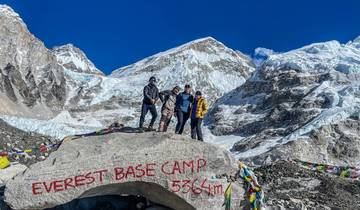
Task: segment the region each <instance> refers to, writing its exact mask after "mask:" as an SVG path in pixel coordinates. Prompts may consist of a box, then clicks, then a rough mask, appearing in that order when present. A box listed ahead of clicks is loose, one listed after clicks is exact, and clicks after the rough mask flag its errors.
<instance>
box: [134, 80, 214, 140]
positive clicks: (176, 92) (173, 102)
mask: <svg viewBox="0 0 360 210" xmlns="http://www.w3.org/2000/svg"><path fill="white" fill-rule="evenodd" d="M180 91H181V88H180V87H179V86H175V87H174V88H173V89H172V90H166V91H162V92H159V89H158V88H157V86H156V78H155V77H150V79H149V84H148V85H146V86H145V87H144V91H143V93H144V99H143V103H142V106H141V116H140V123H139V129H140V130H141V131H144V121H145V116H146V114H147V113H148V112H149V111H150V113H151V115H152V118H151V121H150V124H149V127H148V128H147V129H146V130H147V131H155V130H156V129H154V123H155V121H156V118H157V110H156V105H155V104H156V102H157V101H158V100H159V99H160V101H161V102H162V104H163V105H162V107H161V118H160V123H159V128H158V131H159V132H166V131H167V128H168V126H169V124H170V122H171V118H172V117H173V116H174V115H175V116H176V118H177V124H176V128H175V133H176V134H182V133H183V131H184V127H185V125H186V122H187V121H188V120H189V118H190V127H191V138H192V139H198V140H200V141H203V134H202V130H201V124H202V120H203V118H204V116H205V114H206V112H207V110H208V106H207V102H206V100H205V98H204V97H203V96H202V94H201V92H200V91H196V92H195V96H193V95H192V94H191V86H190V85H188V84H187V85H185V87H184V91H183V92H181V93H180Z"/></svg>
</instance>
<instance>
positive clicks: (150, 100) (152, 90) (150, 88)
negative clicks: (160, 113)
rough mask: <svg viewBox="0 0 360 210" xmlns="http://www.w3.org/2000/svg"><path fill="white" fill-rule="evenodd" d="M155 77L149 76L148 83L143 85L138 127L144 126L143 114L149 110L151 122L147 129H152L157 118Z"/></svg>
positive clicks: (157, 97)
mask: <svg viewBox="0 0 360 210" xmlns="http://www.w3.org/2000/svg"><path fill="white" fill-rule="evenodd" d="M155 83H156V78H155V77H150V79H149V84H148V85H146V86H145V87H144V92H143V93H144V99H143V103H142V106H141V116H140V123H139V129H141V130H142V129H143V128H144V121H145V116H146V114H147V113H148V111H149V110H150V113H151V115H152V118H151V122H150V124H149V127H148V130H149V131H154V130H155V129H154V128H153V126H154V123H155V120H156V118H157V110H156V106H155V104H156V102H157V100H159V89H158V88H157V87H156V85H155Z"/></svg>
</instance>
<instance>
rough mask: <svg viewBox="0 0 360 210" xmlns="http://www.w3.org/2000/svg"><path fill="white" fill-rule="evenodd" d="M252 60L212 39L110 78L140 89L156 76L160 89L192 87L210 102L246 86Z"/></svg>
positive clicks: (159, 56) (119, 70)
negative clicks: (201, 92)
mask: <svg viewBox="0 0 360 210" xmlns="http://www.w3.org/2000/svg"><path fill="white" fill-rule="evenodd" d="M254 67H255V66H254V64H253V63H252V61H251V59H250V58H249V57H247V56H245V55H244V54H242V53H240V52H239V51H234V50H232V49H230V48H228V47H226V46H225V45H224V44H222V43H221V42H219V41H217V40H215V39H214V38H212V37H207V38H203V39H198V40H194V41H192V42H189V43H186V44H184V45H181V46H179V47H176V48H173V49H170V50H167V51H165V52H161V53H158V54H156V55H153V56H151V57H148V58H145V59H143V60H141V61H139V62H137V63H135V64H132V65H129V66H126V67H123V68H120V69H118V70H115V71H114V72H113V73H112V74H111V75H110V76H111V77H116V78H119V79H122V80H127V81H128V82H127V83H128V85H130V86H132V87H137V88H138V89H140V90H139V91H138V93H137V94H139V93H140V92H141V87H142V86H143V85H144V82H146V81H147V80H148V78H149V77H150V76H153V75H154V76H156V77H157V78H158V80H159V82H158V84H159V87H160V88H161V89H171V88H172V87H173V86H175V85H180V86H183V85H184V84H188V83H189V84H190V85H192V87H193V88H194V90H201V91H203V92H204V93H205V95H206V96H207V97H208V98H209V99H210V101H211V102H213V101H214V100H216V99H217V98H218V97H220V96H222V95H223V94H224V93H226V92H228V91H230V90H232V89H234V88H235V87H237V86H239V85H241V84H243V83H244V82H245V80H246V79H247V78H249V76H250V74H251V72H252V71H254V69H255V68H254Z"/></svg>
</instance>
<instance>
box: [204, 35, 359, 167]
mask: <svg viewBox="0 0 360 210" xmlns="http://www.w3.org/2000/svg"><path fill="white" fill-rule="evenodd" d="M356 43H357V40H355V41H353V42H349V43H348V44H345V45H342V44H339V43H338V42H335V41H332V42H325V43H318V44H312V45H309V46H306V47H303V48H301V49H298V50H293V51H290V52H287V53H282V54H275V55H270V57H269V58H268V59H267V60H266V61H265V62H264V63H263V64H262V65H261V66H260V67H259V68H258V70H257V71H256V72H255V73H254V75H253V76H252V77H251V78H250V79H249V80H247V81H246V83H245V84H244V85H242V86H240V87H238V88H236V89H235V90H233V91H231V92H230V93H228V94H226V95H225V96H224V97H222V98H221V99H219V100H218V101H217V102H216V104H215V106H213V108H212V110H211V112H210V115H208V119H207V120H208V125H209V127H210V129H211V130H212V132H213V133H214V134H216V135H229V134H232V135H238V136H239V138H242V140H241V141H239V142H238V143H236V144H235V145H234V147H233V151H234V152H238V154H239V155H238V157H239V158H242V159H247V158H249V157H250V159H251V157H254V161H257V164H261V162H260V161H259V159H258V158H257V156H258V155H263V154H264V153H266V152H268V153H267V154H270V153H271V154H272V151H281V152H274V155H273V156H272V157H270V159H268V161H271V160H272V159H274V158H273V157H274V156H277V158H285V159H286V158H293V157H294V156H299V157H301V158H305V159H306V160H309V161H315V160H318V161H320V162H330V163H342V164H351V165H358V164H359V160H360V159H359V158H360V156H359V149H360V148H359V139H358V137H357V136H358V133H359V130H358V129H359V127H358V122H359V112H360V106H359V105H360V103H359V102H360V98H359V93H360V92H359V84H360V83H359V79H360V74H359V71H358V69H360V68H359V67H358V64H357V63H358V61H360V50H359V49H358V48H357V47H356V46H357V45H356ZM300 140H302V141H301V142H302V143H301V142H294V143H289V142H292V141H300ZM345 142H346V143H345ZM287 143H288V144H287ZM284 144H287V145H286V146H285V145H284ZM296 145H297V146H296ZM306 145H308V146H306ZM292 146H294V147H293V148H291V149H290V148H289V147H292ZM304 147H306V148H308V150H305V151H304V150H302V151H300V150H301V149H300V148H304ZM277 148H279V149H277ZM283 148H288V149H283ZM296 150H298V151H297V152H296ZM269 151H270V152H269ZM280 153H281V154H282V155H280ZM270 156H271V155H270ZM264 159H266V158H263V159H262V160H264ZM275 159H276V158H275ZM247 160H249V159H247ZM250 161H251V160H250Z"/></svg>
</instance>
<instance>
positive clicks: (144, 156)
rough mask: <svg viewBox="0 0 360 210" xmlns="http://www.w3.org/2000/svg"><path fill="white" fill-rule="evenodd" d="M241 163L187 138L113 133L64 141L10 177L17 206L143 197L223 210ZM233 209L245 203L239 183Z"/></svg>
mask: <svg viewBox="0 0 360 210" xmlns="http://www.w3.org/2000/svg"><path fill="white" fill-rule="evenodd" d="M236 170H237V164H236V161H235V160H234V158H233V157H232V156H231V155H230V153H229V152H227V151H225V150H223V149H220V148H218V147H216V146H213V145H210V144H207V143H203V142H199V141H193V140H190V139H188V138H187V137H183V136H180V135H176V136H175V135H172V134H160V133H113V134H109V135H103V136H93V137H84V138H81V139H77V140H73V141H70V142H66V143H64V144H62V146H61V147H60V148H59V149H58V151H56V152H54V153H52V154H51V155H50V157H49V158H48V159H47V160H45V161H43V162H39V163H36V164H34V165H32V166H31V167H30V168H29V169H28V170H26V171H25V172H24V173H22V174H20V175H18V176H16V177H15V178H14V179H13V180H11V181H9V182H8V183H7V185H6V189H5V201H6V202H7V203H8V204H9V206H11V208H13V209H45V208H51V207H55V206H59V205H62V204H66V203H68V202H70V201H72V200H74V199H79V198H89V197H95V196H105V195H139V196H143V197H146V198H147V199H149V200H150V201H153V202H155V203H158V204H161V205H164V206H167V207H169V208H171V209H189V210H190V209H206V210H209V209H221V208H222V207H221V206H222V203H223V193H224V191H225V188H226V186H227V180H226V179H216V178H214V176H215V175H220V174H224V173H227V174H234V173H235V172H236ZM233 191H234V192H233V197H232V200H233V201H232V209H239V208H240V205H243V204H244V202H242V201H243V199H244V193H245V192H244V190H243V188H242V184H241V183H240V182H239V183H235V184H234V185H233Z"/></svg>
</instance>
